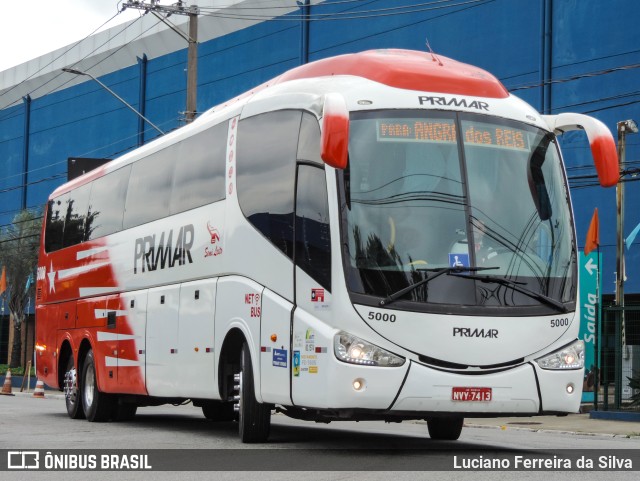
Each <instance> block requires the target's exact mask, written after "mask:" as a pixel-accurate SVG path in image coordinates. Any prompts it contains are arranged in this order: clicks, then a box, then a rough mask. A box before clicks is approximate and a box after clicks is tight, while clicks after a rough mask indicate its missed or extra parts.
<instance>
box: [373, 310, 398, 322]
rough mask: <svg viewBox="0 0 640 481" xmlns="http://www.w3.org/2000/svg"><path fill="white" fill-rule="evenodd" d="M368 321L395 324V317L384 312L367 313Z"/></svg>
mask: <svg viewBox="0 0 640 481" xmlns="http://www.w3.org/2000/svg"><path fill="white" fill-rule="evenodd" d="M369 319H371V320H372V321H383V322H396V315H395V314H388V313H386V312H385V313H382V312H369Z"/></svg>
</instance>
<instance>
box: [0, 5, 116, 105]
mask: <svg viewBox="0 0 640 481" xmlns="http://www.w3.org/2000/svg"><path fill="white" fill-rule="evenodd" d="M120 13H121V12H119V11H118V12H117V13H116V14H115V15H114V16H113V17H111V18H110V19H109V20H107V21H106V22H104V23H103V24H102V25H100V26H99V27H98V28H96V29H95V30H94V31H93V32H91V33H90V34H89V35H87V36H86V37H84V38H83V39H81V40H78V41H77V42H76V43H74V44H73V45H71V46H70V47H69V48H68V49H66V50H65V51H64V52H62V53H61V54H60V55H58V56H57V57H56V58H54V59H53V60H51V62H49V63H48V64H46V65H43V66H42V67H40V68H39V69H38V70H36V71H35V72H33V73H32V74H31V75H29V76H28V77H26V78H25V79H23V80H21V81H20V82H19V83H17V84H15V85H14V86H13V87H11V88H9V89H8V90H5V91H4V92H2V94H0V98H2V97H4V95H5V94H8V93H9V92H11V91H12V90H13V89H15V88H16V87H19V86H20V85H22V84H23V83H25V82H26V81H27V80H29V79H30V78H33V76H34V75H36V74H38V73H40V72H42V71H43V70H44V69H45V68H47V67H48V66H49V65H51V64H52V63H54V62H55V61H56V60H58V59H59V58H60V57H62V56H64V55H66V54H67V53H68V52H69V51H71V50H72V49H74V48H75V47H77V46H78V45H80V44H81V43H82V42H84V41H85V40H87V39H88V38H89V37H91V36H92V35H93V34H95V33H96V32H97V31H98V30H100V29H101V28H102V27H104V26H105V25H106V24H108V23H109V22H110V21H111V20H113V19H114V18H116V17H117V16H118V15H120ZM5 108H6V107H3V108H2V109H0V110H4V109H5Z"/></svg>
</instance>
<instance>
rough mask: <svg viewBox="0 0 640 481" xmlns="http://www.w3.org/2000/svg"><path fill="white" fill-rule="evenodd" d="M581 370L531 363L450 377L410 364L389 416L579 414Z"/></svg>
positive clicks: (434, 370) (448, 373)
mask: <svg viewBox="0 0 640 481" xmlns="http://www.w3.org/2000/svg"><path fill="white" fill-rule="evenodd" d="M583 375H584V370H583V369H578V370H570V371H569V370H567V371H548V370H543V369H540V368H539V367H538V366H537V365H536V364H535V363H528V364H522V365H520V366H517V367H514V368H512V369H507V370H504V371H500V372H494V373H479V372H474V373H473V374H467V373H453V372H446V371H442V370H437V369H433V368H430V367H428V366H424V365H421V364H417V363H415V362H414V363H412V364H411V368H410V370H409V374H408V376H407V378H406V381H405V382H404V385H403V386H402V388H401V390H400V393H399V394H398V397H397V399H396V401H395V403H394V404H393V406H392V407H391V411H392V412H393V411H398V412H411V411H413V412H415V411H418V412H442V413H484V414H490V413H495V414H496V415H499V414H500V413H514V414H516V413H517V414H531V415H534V414H541V413H543V412H549V413H569V412H578V409H579V408H580V400H581V396H582V389H581V387H582V379H583Z"/></svg>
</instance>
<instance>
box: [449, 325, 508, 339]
mask: <svg viewBox="0 0 640 481" xmlns="http://www.w3.org/2000/svg"><path fill="white" fill-rule="evenodd" d="M453 337H490V338H493V339H497V338H498V330H497V329H478V328H476V329H471V328H470V327H454V328H453Z"/></svg>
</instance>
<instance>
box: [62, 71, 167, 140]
mask: <svg viewBox="0 0 640 481" xmlns="http://www.w3.org/2000/svg"><path fill="white" fill-rule="evenodd" d="M62 71H63V72H67V73H72V74H74V75H85V76H87V77H89V78H91V79H93V80H95V81H96V82H98V84H100V86H101V87H102V88H103V89H105V90H106V91H107V92H109V93H110V94H111V95H113V96H114V97H115V98H117V99H118V100H119V101H120V102H122V103H123V104H125V105H126V106H127V108H128V109H129V110H131V111H133V113H135V114H136V115H137V116H138V117H140V118H141V119H142V120H144V121H145V122H146V123H148V124H149V125H151V127H153V128H154V129H156V130H157V131H158V132H160V133H161V134H162V135H164V132H163V131H162V130H160V128H159V127H158V126H157V125H156V124H154V123H153V122H151V120H149V119H148V118H146V117H145V116H144V115H142V114H141V113H140V112H138V111H137V110H136V109H134V108H133V107H132V106H131V105H129V103H128V102H127V101H126V100H124V99H123V98H122V97H120V96H119V95H118V94H117V93H115V92H114V91H113V90H111V89H110V88H109V87H107V86H106V85H105V84H103V83H102V82H100V80H98V79H97V78H95V77H94V76H93V75H91V74H90V73H87V72H82V71H80V70H75V69H72V68H63V69H62Z"/></svg>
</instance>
